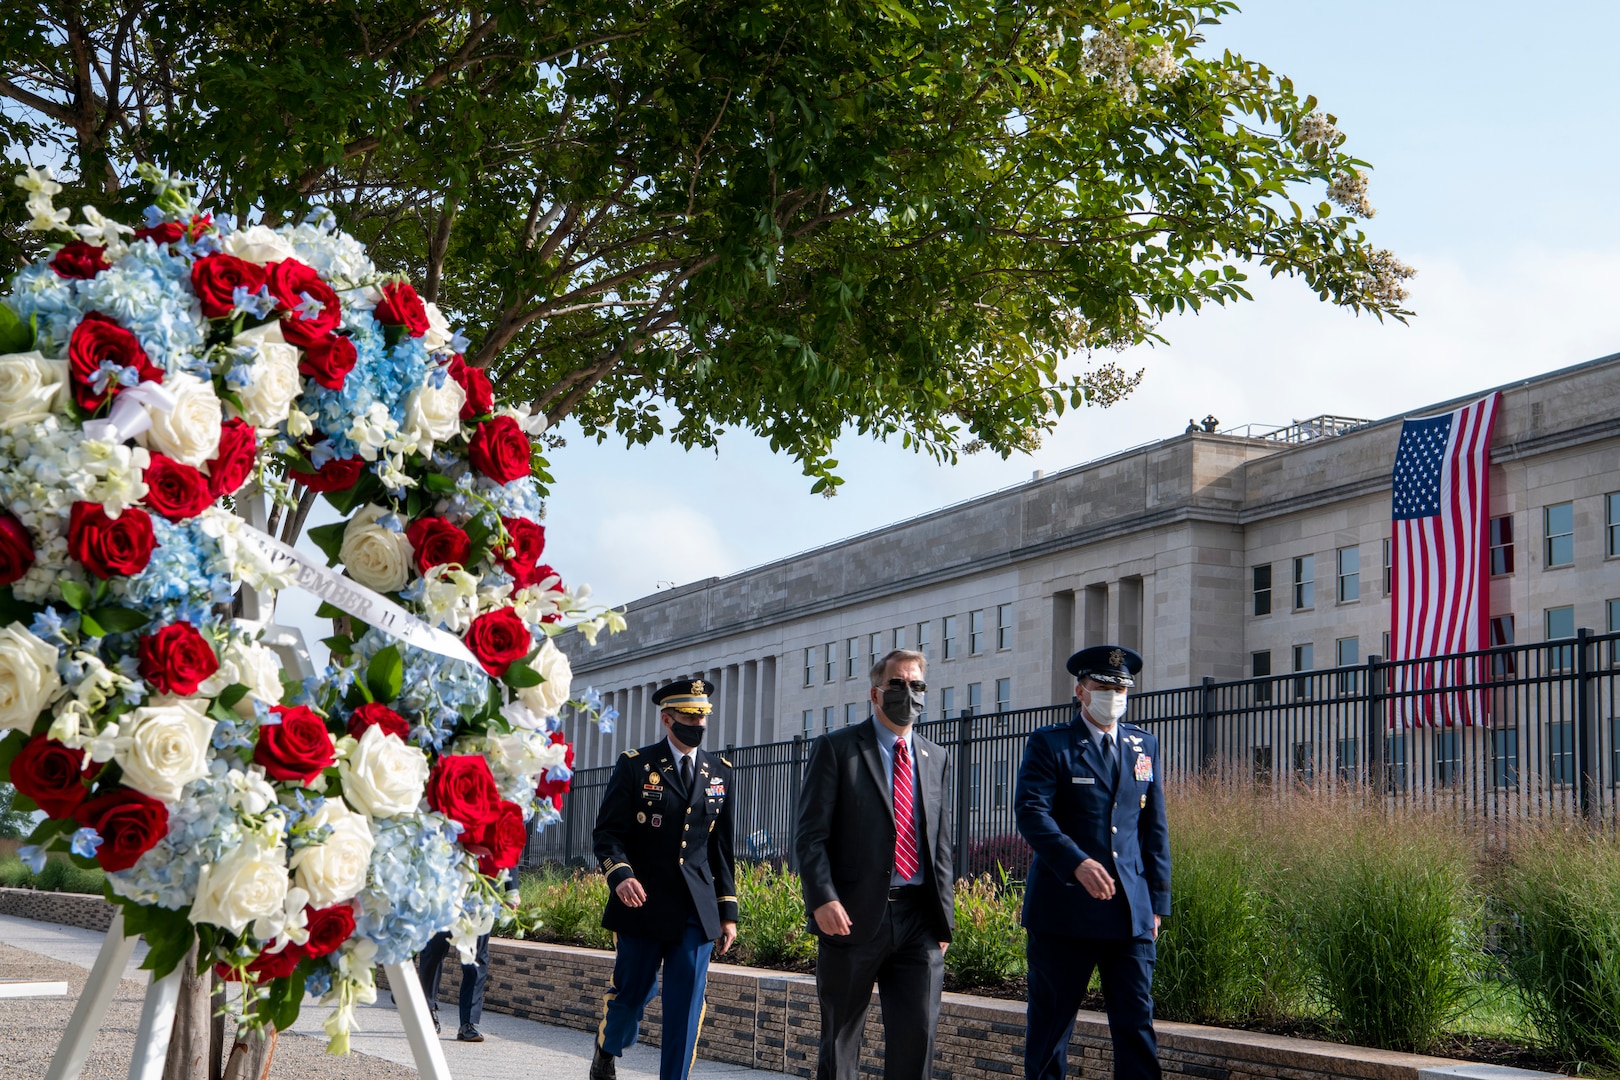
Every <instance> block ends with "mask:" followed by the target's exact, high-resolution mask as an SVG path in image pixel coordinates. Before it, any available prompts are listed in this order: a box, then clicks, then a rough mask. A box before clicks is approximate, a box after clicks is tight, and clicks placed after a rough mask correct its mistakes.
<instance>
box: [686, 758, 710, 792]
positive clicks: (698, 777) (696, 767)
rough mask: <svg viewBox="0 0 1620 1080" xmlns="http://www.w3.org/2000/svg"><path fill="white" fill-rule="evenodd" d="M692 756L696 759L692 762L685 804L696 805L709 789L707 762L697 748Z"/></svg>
mask: <svg viewBox="0 0 1620 1080" xmlns="http://www.w3.org/2000/svg"><path fill="white" fill-rule="evenodd" d="M693 757H695V758H696V759H697V760H696V761H695V762H693V764H692V790H691V791H688V792H687V793H686V805H687V806H696V805H697V804H698V800H699V799H701V798H702V797H703V794H704V792H706V791H708V789H709V763H708V761H706V760H705V759H704V757H703V751H702V750H699V751H698V752H697V753H696V754H694V755H693Z"/></svg>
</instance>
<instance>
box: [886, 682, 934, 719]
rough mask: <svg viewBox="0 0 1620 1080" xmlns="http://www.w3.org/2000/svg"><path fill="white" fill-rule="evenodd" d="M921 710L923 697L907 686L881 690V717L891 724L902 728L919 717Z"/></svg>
mask: <svg viewBox="0 0 1620 1080" xmlns="http://www.w3.org/2000/svg"><path fill="white" fill-rule="evenodd" d="M923 708H924V699H923V695H922V694H919V693H917V692H916V691H915V690H912V689H911V688H910V687H909V686H885V687H884V688H883V715H884V716H887V717H888V718H889V719H890V720H891V721H892V722H894V723H896V724H899V725H901V726H902V727H904V726H906V725H908V724H910V723H911V722H912V721H914V720H916V719H917V717H919V716H921V715H922V714H923Z"/></svg>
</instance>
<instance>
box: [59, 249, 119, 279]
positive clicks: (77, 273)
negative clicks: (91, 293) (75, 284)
mask: <svg viewBox="0 0 1620 1080" xmlns="http://www.w3.org/2000/svg"><path fill="white" fill-rule="evenodd" d="M51 269H52V270H55V271H56V272H57V273H58V274H59V275H61V276H62V277H65V278H93V277H95V276H96V275H97V274H99V273H101V272H102V271H103V270H111V269H112V263H110V262H108V261H107V249H106V248H104V247H97V246H96V245H94V244H87V243H85V242H84V241H83V240H75V241H73V242H72V243H71V244H63V245H62V250H61V251H58V252H57V253H56V254H55V255H52V256H51Z"/></svg>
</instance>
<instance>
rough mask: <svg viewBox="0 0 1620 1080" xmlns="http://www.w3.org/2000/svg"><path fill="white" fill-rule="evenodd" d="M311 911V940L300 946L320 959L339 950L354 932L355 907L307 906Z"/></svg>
mask: <svg viewBox="0 0 1620 1080" xmlns="http://www.w3.org/2000/svg"><path fill="white" fill-rule="evenodd" d="M305 910H307V911H308V912H309V923H308V925H307V926H306V929H308V930H309V940H308V941H306V942H305V943H304V944H303V946H302V947H301V948H300V951H301V952H302V953H303V954H304V955H305V956H308V957H310V958H311V959H315V960H318V959H320V958H321V957H323V956H326V955H328V954H330V953H334V952H337V950H338V946H339V945H342V944H343V943H344V942H345V941H348V940H349V938H350V937H351V936H353V934H354V908H353V907H352V906H351V905H349V904H333V905H332V906H331V907H324V908H307V909H305Z"/></svg>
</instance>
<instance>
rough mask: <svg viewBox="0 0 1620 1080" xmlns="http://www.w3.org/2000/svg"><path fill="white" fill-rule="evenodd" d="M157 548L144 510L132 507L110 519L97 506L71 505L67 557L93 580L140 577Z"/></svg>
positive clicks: (86, 504)
mask: <svg viewBox="0 0 1620 1080" xmlns="http://www.w3.org/2000/svg"><path fill="white" fill-rule="evenodd" d="M156 546H157V541H156V540H154V539H153V537H152V519H151V518H150V517H148V516H147V513H146V511H145V510H142V509H140V508H139V507H136V506H132V507H130V508H129V509H128V510H125V511H124V512H123V513H122V514H119V515H118V516H117V517H116V518H110V517H108V516H107V511H105V510H103V509H102V508H101V504H100V503H89V502H76V503H74V504H73V511H72V513H71V514H70V515H69V517H68V554H69V555H72V556H73V557H74V558H75V559H77V560H79V562H80V563H81V564H82V565H83V566H84V568H85V569H86V570H88V571H90V572H91V573H92V574H94V575H96V577H99V578H109V577H112V576H113V575H114V574H126V575H127V574H138V573H140V572H141V571H142V570H145V569H146V564H147V562H148V561H150V560H151V558H152V549H153V548H154V547H156Z"/></svg>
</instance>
